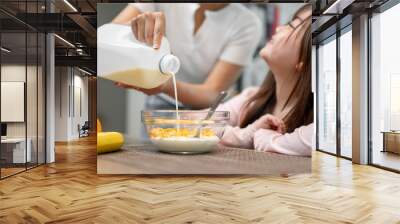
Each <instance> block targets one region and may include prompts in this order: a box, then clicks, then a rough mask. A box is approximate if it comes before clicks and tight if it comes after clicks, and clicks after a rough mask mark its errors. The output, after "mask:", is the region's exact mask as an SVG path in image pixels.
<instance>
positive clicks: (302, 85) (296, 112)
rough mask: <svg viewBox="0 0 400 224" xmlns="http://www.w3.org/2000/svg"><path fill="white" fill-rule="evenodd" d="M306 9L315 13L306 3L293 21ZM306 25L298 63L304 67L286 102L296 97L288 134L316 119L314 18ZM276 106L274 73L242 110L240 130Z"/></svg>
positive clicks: (287, 119) (287, 125)
mask: <svg viewBox="0 0 400 224" xmlns="http://www.w3.org/2000/svg"><path fill="white" fill-rule="evenodd" d="M304 10H310V11H311V5H310V4H306V5H304V6H303V7H301V8H300V9H299V10H297V12H296V13H295V14H294V16H293V19H294V18H296V17H298V15H299V14H300V13H301V12H303V11H304ZM302 25H304V26H306V29H305V33H304V35H303V37H302V41H301V48H300V56H299V59H298V62H302V63H303V65H302V67H301V70H300V71H299V77H298V80H297V82H296V85H295V86H294V88H293V90H292V92H291V93H290V95H289V97H288V99H287V101H286V104H287V103H288V102H289V100H290V99H291V98H292V97H293V96H296V102H295V104H294V106H293V108H292V109H291V110H290V111H289V112H288V113H287V114H286V115H285V116H284V117H283V121H284V122H285V125H286V129H287V132H292V131H293V130H294V129H296V128H297V127H300V126H302V125H307V124H310V123H312V122H313V119H314V105H313V104H314V100H313V94H312V92H311V18H307V19H306V20H304V22H303V24H302ZM275 103H276V81H275V77H274V75H273V73H272V72H271V71H270V72H269V73H268V75H267V77H266V78H265V79H264V81H263V83H262V84H261V86H260V88H259V90H258V91H257V93H256V94H255V95H254V96H252V97H251V98H250V99H249V100H248V101H247V102H246V103H245V104H244V106H243V107H242V111H243V114H242V115H241V118H240V127H241V128H244V127H246V126H247V125H249V124H251V123H253V122H254V121H255V120H257V119H258V118H259V117H261V116H262V115H264V114H265V113H267V112H268V111H269V110H271V108H272V107H273V106H274V104H275ZM286 104H285V106H286ZM285 106H284V107H285Z"/></svg>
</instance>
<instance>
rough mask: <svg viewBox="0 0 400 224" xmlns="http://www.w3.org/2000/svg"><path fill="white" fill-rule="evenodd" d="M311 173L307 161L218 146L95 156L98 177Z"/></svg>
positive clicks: (129, 149)
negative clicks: (195, 151)
mask: <svg viewBox="0 0 400 224" xmlns="http://www.w3.org/2000/svg"><path fill="white" fill-rule="evenodd" d="M308 172H311V158H310V157H299V156H289V155H282V154H276V153H267V152H256V151H254V150H248V149H237V148H228V147H218V148H217V149H215V150H214V151H213V152H210V153H206V154H197V155H175V154H167V153H162V152H158V151H157V149H156V148H155V147H154V146H152V145H132V146H125V147H124V148H123V149H122V150H121V151H118V152H113V153H108V154H102V155H98V156H97V173H98V174H251V175H290V174H297V173H308Z"/></svg>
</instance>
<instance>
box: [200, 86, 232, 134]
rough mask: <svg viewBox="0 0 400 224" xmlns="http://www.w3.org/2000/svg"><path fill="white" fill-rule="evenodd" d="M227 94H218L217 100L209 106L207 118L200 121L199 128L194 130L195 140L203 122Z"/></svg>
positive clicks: (206, 118) (210, 115) (223, 92)
mask: <svg viewBox="0 0 400 224" xmlns="http://www.w3.org/2000/svg"><path fill="white" fill-rule="evenodd" d="M227 94H228V93H227V92H226V91H222V92H220V93H219V95H218V97H217V99H215V101H214V103H213V104H212V105H211V107H210V110H209V111H208V113H207V116H206V117H205V118H204V119H203V120H201V121H200V124H199V127H198V128H197V129H196V134H195V135H194V137H195V138H199V137H200V132H201V131H200V129H201V128H202V127H203V126H204V124H203V122H204V121H206V120H208V119H210V118H211V117H212V115H213V114H214V112H215V110H216V109H217V107H218V106H219V104H220V103H221V102H222V100H223V99H224V98H225V97H226V95H227Z"/></svg>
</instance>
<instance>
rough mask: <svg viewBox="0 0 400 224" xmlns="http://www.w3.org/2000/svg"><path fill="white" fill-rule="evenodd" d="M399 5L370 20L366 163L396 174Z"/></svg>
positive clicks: (399, 163)
mask: <svg viewBox="0 0 400 224" xmlns="http://www.w3.org/2000/svg"><path fill="white" fill-rule="evenodd" d="M399 21H400V4H397V5H395V6H393V7H392V8H389V9H387V10H386V11H383V12H382V13H378V14H374V15H373V16H372V18H371V32H370V33H371V79H370V88H371V96H370V111H369V112H370V121H371V125H370V140H371V142H372V144H371V149H370V162H371V163H372V164H373V165H376V166H381V167H385V168H388V169H393V170H397V171H400V99H399V96H400V63H399V52H400V42H399V40H400V33H399V32H398V29H396V27H398V22H399Z"/></svg>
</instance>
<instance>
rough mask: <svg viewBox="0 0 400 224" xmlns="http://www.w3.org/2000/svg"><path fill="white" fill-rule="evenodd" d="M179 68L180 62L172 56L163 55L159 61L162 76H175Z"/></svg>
mask: <svg viewBox="0 0 400 224" xmlns="http://www.w3.org/2000/svg"><path fill="white" fill-rule="evenodd" d="M180 66H181V62H180V61H179V59H178V58H177V57H176V56H174V55H172V54H167V55H164V56H163V57H162V58H161V60H160V71H161V72H162V73H164V74H170V73H174V74H176V73H177V72H178V71H179V67H180Z"/></svg>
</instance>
